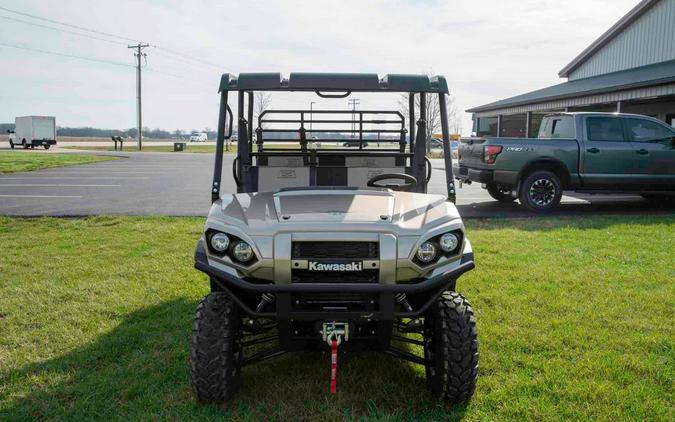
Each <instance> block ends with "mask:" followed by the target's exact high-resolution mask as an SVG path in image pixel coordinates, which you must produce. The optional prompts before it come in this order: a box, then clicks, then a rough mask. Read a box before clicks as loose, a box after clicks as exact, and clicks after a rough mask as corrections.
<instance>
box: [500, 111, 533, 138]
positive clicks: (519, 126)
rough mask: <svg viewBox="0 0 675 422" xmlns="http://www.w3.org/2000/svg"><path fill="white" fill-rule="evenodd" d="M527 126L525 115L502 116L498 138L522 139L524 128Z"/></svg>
mask: <svg viewBox="0 0 675 422" xmlns="http://www.w3.org/2000/svg"><path fill="white" fill-rule="evenodd" d="M526 126H527V115H526V114H524V113H523V114H510V115H505V116H502V124H501V127H500V133H499V136H504V137H508V138H524V137H525V136H527V135H526V134H525V127H526Z"/></svg>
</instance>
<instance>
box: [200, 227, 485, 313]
mask: <svg viewBox="0 0 675 422" xmlns="http://www.w3.org/2000/svg"><path fill="white" fill-rule="evenodd" d="M474 267H475V265H474V261H473V252H469V253H466V254H464V255H462V257H461V260H460V263H459V265H458V266H456V267H455V268H453V269H452V270H449V271H448V272H445V273H443V274H439V275H436V276H433V277H430V278H427V279H423V280H421V281H418V282H416V283H410V284H404V283H399V284H380V283H326V282H324V281H322V280H316V282H306V281H305V282H302V283H290V284H274V283H269V282H259V280H255V282H254V281H253V280H247V279H245V278H240V277H237V276H235V275H233V274H230V273H227V272H225V271H222V270H221V269H219V268H216V267H214V266H212V265H210V264H209V262H208V258H207V254H206V250H205V248H204V243H203V241H202V240H200V241H199V242H198V243H197V248H196V250H195V268H196V269H198V270H200V271H202V272H204V273H206V274H208V275H209V276H210V278H211V281H212V283H213V284H215V285H216V286H217V288H218V289H219V290H221V291H224V292H225V293H227V294H228V295H229V296H231V297H232V299H233V300H234V301H235V302H237V304H238V305H239V306H240V307H241V308H242V309H243V311H244V312H245V313H246V314H248V315H249V316H251V317H267V318H276V319H278V320H298V321H302V320H305V321H312V320H364V321H365V320H368V321H370V320H375V321H392V320H394V319H395V318H414V317H417V316H419V315H420V314H422V313H424V312H425V311H426V310H427V309H428V308H429V306H431V304H432V303H433V302H434V301H435V300H436V299H437V298H438V297H439V296H440V295H441V293H443V292H444V291H446V290H453V289H454V288H455V282H456V280H457V278H459V277H460V276H461V275H462V274H464V273H465V272H467V271H469V270H471V269H473V268H474ZM263 294H268V295H273V297H274V301H273V302H272V303H270V305H269V307H266V308H265V309H264V311H263V310H257V309H256V306H255V303H258V301H259V300H260V298H261V296H262V295H263ZM346 295H351V296H350V297H357V298H359V300H360V302H359V303H360V305H359V306H345V307H340V309H337V307H330V306H327V307H322V306H311V305H312V304H314V305H316V303H320V301H319V300H317V299H313V300H312V301H308V300H307V297H312V298H316V297H323V298H328V299H330V298H331V297H346ZM402 295H403V296H402ZM401 297H404V298H406V300H407V302H408V304H409V305H410V307H409V308H408V309H404V308H403V307H402V306H401V300H400V299H401ZM363 303H365V305H364V304H363Z"/></svg>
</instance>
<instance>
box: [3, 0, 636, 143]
mask: <svg viewBox="0 0 675 422" xmlns="http://www.w3.org/2000/svg"><path fill="white" fill-rule="evenodd" d="M636 4H637V0H568V1H560V0H539V1H535V0H509V1H507V0H490V1H488V0H452V1H433V0H430V1H424V0H408V1H404V0H398V1H364V0H361V1H348V0H340V1H321V0H314V1H306V2H305V1H276V2H274V1H223V0H193V1H189V2H188V1H178V0H174V1H168V0H167V1H162V0H148V1H131V0H115V1H99V0H74V1H68V0H60V1H56V0H52V1H47V0H42V1H37V0H10V1H0V6H1V7H5V8H9V9H14V10H18V11H22V12H25V13H29V14H32V15H39V16H42V17H45V18H50V19H54V20H58V21H63V22H67V23H72V24H75V25H80V26H84V27H88V28H93V29H96V30H99V31H103V32H108V33H115V34H119V35H120V36H124V37H128V38H133V39H139V40H142V41H147V42H148V43H150V44H152V45H156V46H158V47H159V48H148V49H147V50H146V52H147V54H148V57H147V63H148V64H147V67H146V68H145V69H144V74H143V116H144V118H143V125H144V126H149V127H151V128H162V129H166V130H175V129H184V130H191V129H203V128H205V127H209V128H214V127H216V119H217V103H218V96H217V94H216V91H217V85H218V81H219V75H220V74H221V73H223V72H232V73H239V72H261V71H276V72H282V73H284V74H288V73H289V72H291V71H312V72H375V73H378V74H380V75H383V74H385V73H431V72H433V73H436V74H442V75H445V76H446V78H447V79H448V83H449V85H450V91H451V93H452V94H453V95H454V96H455V98H456V104H457V108H458V109H459V110H461V111H462V114H463V132H464V133H465V134H466V133H468V132H469V131H470V129H471V128H470V115H468V114H464V113H463V111H464V110H465V109H467V108H470V107H473V106H478V105H481V104H485V103H488V102H492V101H495V100H498V99H501V98H506V97H510V96H512V95H516V94H521V93H524V92H526V91H530V90H533V89H537V88H541V87H544V86H548V85H551V84H555V83H559V82H562V80H560V79H559V78H558V76H557V73H558V71H559V70H560V69H561V68H562V67H563V66H564V65H566V64H567V63H568V62H569V61H570V60H572V59H573V58H574V57H575V56H576V55H577V54H578V53H579V52H581V51H582V50H583V49H584V48H585V47H586V46H588V44H589V43H591V42H592V41H593V40H595V39H596V38H597V37H598V36H599V35H600V34H602V33H603V32H604V31H606V30H607V29H608V28H609V27H610V26H611V25H612V24H614V23H615V22H616V21H617V20H618V19H619V18H620V17H621V16H623V15H624V14H625V13H626V12H628V10H630V9H631V8H632V7H633V6H635V5H636ZM8 18H11V19H19V20H22V21H30V22H35V23H39V24H41V25H45V26H57V25H54V24H50V23H47V22H44V21H38V20H35V19H31V18H30V17H26V16H20V15H16V14H12V13H9V12H6V11H2V10H0V44H3V43H4V44H12V45H19V46H23V47H28V48H33V49H40V50H47V51H52V52H59V53H64V54H71V55H78V56H85V57H90V58H95V59H100V60H106V61H111V62H115V63H120V64H126V65H128V66H120V65H115V64H108V63H94V62H87V61H82V60H77V59H72V58H66V57H60V56H55V55H48V54H43V53H38V52H34V51H24V50H18V49H14V48H10V47H7V46H2V45H0V53H1V57H2V61H1V63H2V64H1V69H0V75H2V77H1V78H0V80H1V82H0V123H2V122H13V121H14V117H15V116H20V115H29V114H34V115H54V116H56V118H57V124H58V125H60V126H73V127H75V126H94V127H103V128H116V129H124V128H129V127H134V126H135V121H136V120H135V119H136V116H135V95H136V94H135V70H134V69H133V68H132V67H131V66H132V65H133V63H134V61H133V60H134V59H133V55H132V53H131V51H130V50H128V49H127V48H126V46H125V45H122V44H124V41H121V40H116V41H117V42H122V44H116V43H112V42H104V41H100V40H94V39H89V38H86V37H82V36H77V35H74V34H70V33H64V32H59V31H54V30H50V29H47V28H42V27H36V26H31V25H28V24H25V23H22V22H16V21H15V20H9V19H8ZM66 29H68V30H69V31H73V32H81V31H78V30H76V29H73V28H66ZM90 35H92V36H96V35H94V34H90ZM101 37H103V36H101ZM173 52H178V53H180V54H181V55H182V57H178V56H176V55H175V54H173ZM193 58H199V59H200V61H196V60H194V59H193ZM207 63H208V64H207ZM211 64H215V65H217V66H213V65H211ZM160 72H161V73H160ZM171 75H173V76H171ZM355 96H356V97H364V98H362V101H361V108H362V109H367V108H374V107H382V106H390V107H394V108H396V104H395V99H393V98H389V97H387V98H386V100H392V102H391V103H390V104H387V103H383V102H382V100H379V101H378V100H376V99H374V98H372V97H370V96H363V95H358V94H357V95H355ZM309 101H319V102H318V104H317V105H315V106H314V107H315V108H328V107H339V108H343V107H345V108H346V106H347V104H346V103H347V99H344V100H340V101H336V100H333V101H329V102H327V101H323V100H319V99H317V98H316V96H312V97H309V96H308V95H307V94H303V95H302V96H301V97H299V98H291V97H290V96H288V95H284V96H281V97H279V98H274V99H273V104H272V106H273V108H275V107H277V108H281V107H285V106H301V107H309Z"/></svg>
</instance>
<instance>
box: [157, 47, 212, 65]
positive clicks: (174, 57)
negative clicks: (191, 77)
mask: <svg viewBox="0 0 675 422" xmlns="http://www.w3.org/2000/svg"><path fill="white" fill-rule="evenodd" d="M153 47H155V48H156V49H159V51H155V52H154V54H157V55H159V56H161V57H164V58H166V59H169V60H174V61H176V62H179V63H183V64H185V63H186V60H188V61H189V64H193V65H202V66H204V67H207V68H209V69H218V70H220V71H222V69H223V67H222V66H218V65H215V64H211V63H209V62H205V61H202V60H201V59H196V58H194V57H190V56H186V55H179V54H175V53H174V54H173V55H171V54H165V53H164V52H165V51H166V49H165V48H161V47H159V46H156V45H154V46H153Z"/></svg>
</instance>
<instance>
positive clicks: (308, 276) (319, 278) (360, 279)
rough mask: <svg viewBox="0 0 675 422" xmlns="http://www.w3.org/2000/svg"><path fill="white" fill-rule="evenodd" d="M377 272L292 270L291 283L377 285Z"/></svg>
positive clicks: (378, 274)
mask: <svg viewBox="0 0 675 422" xmlns="http://www.w3.org/2000/svg"><path fill="white" fill-rule="evenodd" d="M379 276H380V271H379V270H363V271H354V272H352V271H349V272H343V273H341V272H331V271H309V270H292V271H291V281H292V282H293V283H311V282H314V283H377V282H378V281H379Z"/></svg>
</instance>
